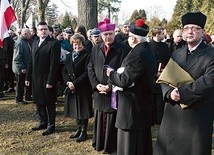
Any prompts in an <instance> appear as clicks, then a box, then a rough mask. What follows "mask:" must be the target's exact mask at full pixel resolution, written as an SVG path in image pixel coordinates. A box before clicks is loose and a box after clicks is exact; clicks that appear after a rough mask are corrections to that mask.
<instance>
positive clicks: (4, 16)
mask: <svg viewBox="0 0 214 155" xmlns="http://www.w3.org/2000/svg"><path fill="white" fill-rule="evenodd" d="M15 21H16V15H15V12H14V10H13V8H12V7H11V5H10V3H9V1H8V0H1V9H0V47H3V40H4V38H7V37H8V36H9V33H8V28H9V27H10V25H11V24H12V23H13V22H15Z"/></svg>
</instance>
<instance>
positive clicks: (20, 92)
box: [16, 73, 32, 102]
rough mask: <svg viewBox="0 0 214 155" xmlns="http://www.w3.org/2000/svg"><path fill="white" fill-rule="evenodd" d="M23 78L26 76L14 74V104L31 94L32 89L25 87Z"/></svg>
mask: <svg viewBox="0 0 214 155" xmlns="http://www.w3.org/2000/svg"><path fill="white" fill-rule="evenodd" d="M25 76H26V74H22V73H21V74H20V75H18V74H16V80H17V84H16V102H20V101H23V96H24V95H25V97H30V96H31V94H32V90H31V89H32V88H31V87H30V86H28V87H27V86H25Z"/></svg>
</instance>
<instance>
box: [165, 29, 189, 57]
mask: <svg viewBox="0 0 214 155" xmlns="http://www.w3.org/2000/svg"><path fill="white" fill-rule="evenodd" d="M182 33H183V32H182V30H181V29H177V30H175V31H174V32H173V39H172V40H171V42H170V43H169V44H168V45H169V51H170V53H171V54H172V53H173V52H174V51H175V50H177V49H179V48H183V47H184V46H185V45H186V41H184V40H183V39H182V38H183V36H182Z"/></svg>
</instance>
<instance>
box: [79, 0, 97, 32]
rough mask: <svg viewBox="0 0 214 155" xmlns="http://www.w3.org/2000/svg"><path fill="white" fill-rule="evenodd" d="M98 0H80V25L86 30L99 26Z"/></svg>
mask: <svg viewBox="0 0 214 155" xmlns="http://www.w3.org/2000/svg"><path fill="white" fill-rule="evenodd" d="M97 14H98V13H97V0H78V25H84V26H85V27H86V30H88V29H92V28H95V27H97Z"/></svg>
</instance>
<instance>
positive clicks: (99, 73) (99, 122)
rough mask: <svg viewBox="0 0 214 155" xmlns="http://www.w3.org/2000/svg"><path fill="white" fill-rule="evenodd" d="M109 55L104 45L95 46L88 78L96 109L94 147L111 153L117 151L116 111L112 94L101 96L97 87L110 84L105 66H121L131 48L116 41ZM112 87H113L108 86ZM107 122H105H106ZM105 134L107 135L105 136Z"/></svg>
mask: <svg viewBox="0 0 214 155" xmlns="http://www.w3.org/2000/svg"><path fill="white" fill-rule="evenodd" d="M110 47H111V48H110V50H109V53H108V55H107V56H106V57H105V55H104V43H100V44H98V45H95V46H94V47H93V49H92V53H91V57H90V61H89V64H88V76H89V80H90V82H91V85H92V89H93V100H94V108H95V125H94V134H93V142H92V143H93V146H94V147H95V150H97V151H101V150H104V151H105V152H108V153H111V152H114V151H116V142H117V130H116V128H115V127H114V124H115V118H116V111H115V110H114V109H112V108H111V92H108V93H107V94H100V93H99V91H98V90H97V88H96V86H97V85H98V84H104V85H107V84H108V82H107V81H108V77H107V75H106V71H105V69H104V65H109V66H111V67H113V68H114V69H117V68H119V67H120V66H121V63H122V61H123V59H124V58H125V57H126V55H127V53H128V51H129V50H130V48H129V47H128V46H126V45H123V44H121V43H118V42H116V41H114V42H113V43H112V44H111V45H110ZM108 85H109V86H110V87H111V85H110V84H108ZM104 120H105V121H104ZM104 132H105V134H103V133H104Z"/></svg>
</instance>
